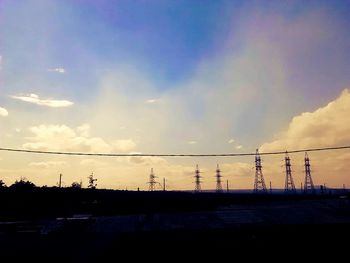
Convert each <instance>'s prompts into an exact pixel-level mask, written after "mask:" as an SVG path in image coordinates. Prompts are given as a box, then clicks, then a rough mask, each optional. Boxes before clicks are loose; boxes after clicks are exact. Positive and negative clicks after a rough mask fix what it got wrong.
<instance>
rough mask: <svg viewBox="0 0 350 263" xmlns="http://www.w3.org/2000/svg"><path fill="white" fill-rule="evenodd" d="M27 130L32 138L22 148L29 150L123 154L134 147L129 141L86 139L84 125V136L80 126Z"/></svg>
mask: <svg viewBox="0 0 350 263" xmlns="http://www.w3.org/2000/svg"><path fill="white" fill-rule="evenodd" d="M29 130H30V132H31V133H32V134H34V136H33V137H28V138H27V139H28V140H29V142H27V143H25V144H23V148H25V149H30V150H53V151H82V152H113V151H122V152H124V151H129V150H131V149H133V148H135V147H136V143H135V142H133V141H132V140H131V139H127V140H115V141H113V142H111V143H108V142H106V141H105V140H103V139H102V138H99V137H87V136H85V135H87V134H88V130H89V126H88V125H84V129H83V135H84V136H82V134H81V133H82V126H80V127H78V128H77V129H75V130H74V129H71V128H69V127H68V126H66V125H40V126H34V127H31V128H30V129H29Z"/></svg>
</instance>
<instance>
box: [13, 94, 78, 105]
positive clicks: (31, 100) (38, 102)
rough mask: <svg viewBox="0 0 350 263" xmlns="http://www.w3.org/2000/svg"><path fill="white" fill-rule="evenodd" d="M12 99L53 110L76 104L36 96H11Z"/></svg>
mask: <svg viewBox="0 0 350 263" xmlns="http://www.w3.org/2000/svg"><path fill="white" fill-rule="evenodd" d="M10 97H11V98H13V99H16V100H21V101H24V102H29V103H33V104H36V105H40V106H47V107H53V108H62V107H69V106H72V105H73V104H74V103H73V102H71V101H68V100H54V99H41V98H40V97H39V96H38V95H36V94H28V95H20V96H10Z"/></svg>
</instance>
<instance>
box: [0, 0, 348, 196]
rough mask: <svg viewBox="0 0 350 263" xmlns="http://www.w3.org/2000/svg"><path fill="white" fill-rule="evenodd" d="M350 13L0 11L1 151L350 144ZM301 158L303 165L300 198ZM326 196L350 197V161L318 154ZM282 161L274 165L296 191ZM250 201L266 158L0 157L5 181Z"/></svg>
mask: <svg viewBox="0 0 350 263" xmlns="http://www.w3.org/2000/svg"><path fill="white" fill-rule="evenodd" d="M349 28H350V1H346V0H343V1H340V0H335V1H321V0H319V1H313V0H310V1H298V0H296V1H276V0H271V1H249V0H248V1H234V0H230V1H224V0H215V1H214V0H202V1H195V0H186V1H185V0H183V1H182V0H178V1H160V0H148V1H146V0H140V1H130V0H129V1H126V0H123V1H122V0H114V1H105V0H101V1H92V0H85V1H82V0H70V1H68V0H15V1H13V0H0V147H5V148H6V147H12V148H18V149H27V150H44V151H45V150H46V151H70V152H87V153H97V152H98V153H100V152H103V153H164V154H170V153H194V154H200V153H203V154H208V153H245V152H255V149H257V148H258V149H260V151H279V150H282V151H285V150H295V149H304V148H310V147H311V148H312V147H330V146H341V145H350V122H349V120H348V119H349V117H348V116H350V52H349V50H350V34H349V31H350V29H349ZM303 157H304V156H303V154H295V155H291V159H292V170H293V177H294V181H295V182H296V185H298V186H299V185H300V183H301V182H303V180H304V172H303ZM309 157H310V160H311V165H312V169H313V170H312V172H313V174H312V176H313V179H314V182H315V183H316V184H317V185H320V184H324V183H325V184H326V185H328V186H330V187H342V186H343V184H347V185H349V186H350V177H349V170H348V168H347V167H346V163H347V162H349V161H350V152H349V151H348V150H343V151H337V152H327V153H325V152H323V153H310V154H309ZM283 159H284V156H277V157H265V156H264V158H263V173H264V176H265V180H266V181H267V182H269V181H271V182H272V185H273V187H275V188H283V187H284V180H285V175H284V167H283ZM196 164H198V165H199V168H200V169H201V171H202V176H203V178H202V180H203V183H202V188H203V189H214V188H215V169H216V164H219V165H220V168H221V170H222V175H223V176H224V177H223V180H229V184H230V188H232V189H250V188H252V187H253V182H254V174H255V171H254V167H253V166H254V157H249V158H248V157H245V158H243V157H239V158H238V157H235V158H214V157H213V158H160V157H155V158H150V157H123V158H111V157H109V158H101V157H89V158H86V157H72V156H70V157H65V156H46V155H33V154H20V153H7V152H0V179H2V180H3V181H4V182H5V183H6V184H8V185H10V184H12V183H13V182H14V181H15V180H18V179H20V178H21V177H26V178H27V179H29V180H31V181H33V182H34V183H35V184H37V185H48V186H52V185H56V183H57V181H58V177H59V174H60V173H62V174H63V181H64V185H66V186H69V185H71V183H72V182H74V181H80V180H82V181H83V185H84V184H85V186H86V182H87V176H88V175H89V174H91V173H92V172H93V173H94V175H95V177H96V178H97V179H98V181H97V183H98V188H112V189H126V188H127V189H137V188H140V189H141V190H144V189H147V188H148V185H147V180H148V178H149V173H150V169H151V168H152V167H153V168H154V172H155V174H156V176H158V177H159V178H158V180H159V181H162V178H166V180H167V186H168V189H169V190H176V189H193V188H194V179H193V175H194V170H195V165H196Z"/></svg>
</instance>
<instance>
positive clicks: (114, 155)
mask: <svg viewBox="0 0 350 263" xmlns="http://www.w3.org/2000/svg"><path fill="white" fill-rule="evenodd" d="M342 149H350V145H347V146H336V147H323V148H310V149H300V150H292V151H290V150H288V153H290V154H291V153H300V152H318V151H331V150H342ZM0 151H5V152H21V153H36V154H53V155H75V156H100V157H238V156H253V155H255V154H256V153H218V154H152V153H84V152H59V151H37V150H25V149H15V148H0ZM285 153H286V151H285V150H284V151H275V152H259V154H260V155H279V154H285Z"/></svg>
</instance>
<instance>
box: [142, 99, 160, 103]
mask: <svg viewBox="0 0 350 263" xmlns="http://www.w3.org/2000/svg"><path fill="white" fill-rule="evenodd" d="M157 101H158V99H148V100H146V101H145V102H146V103H155V102H157Z"/></svg>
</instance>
